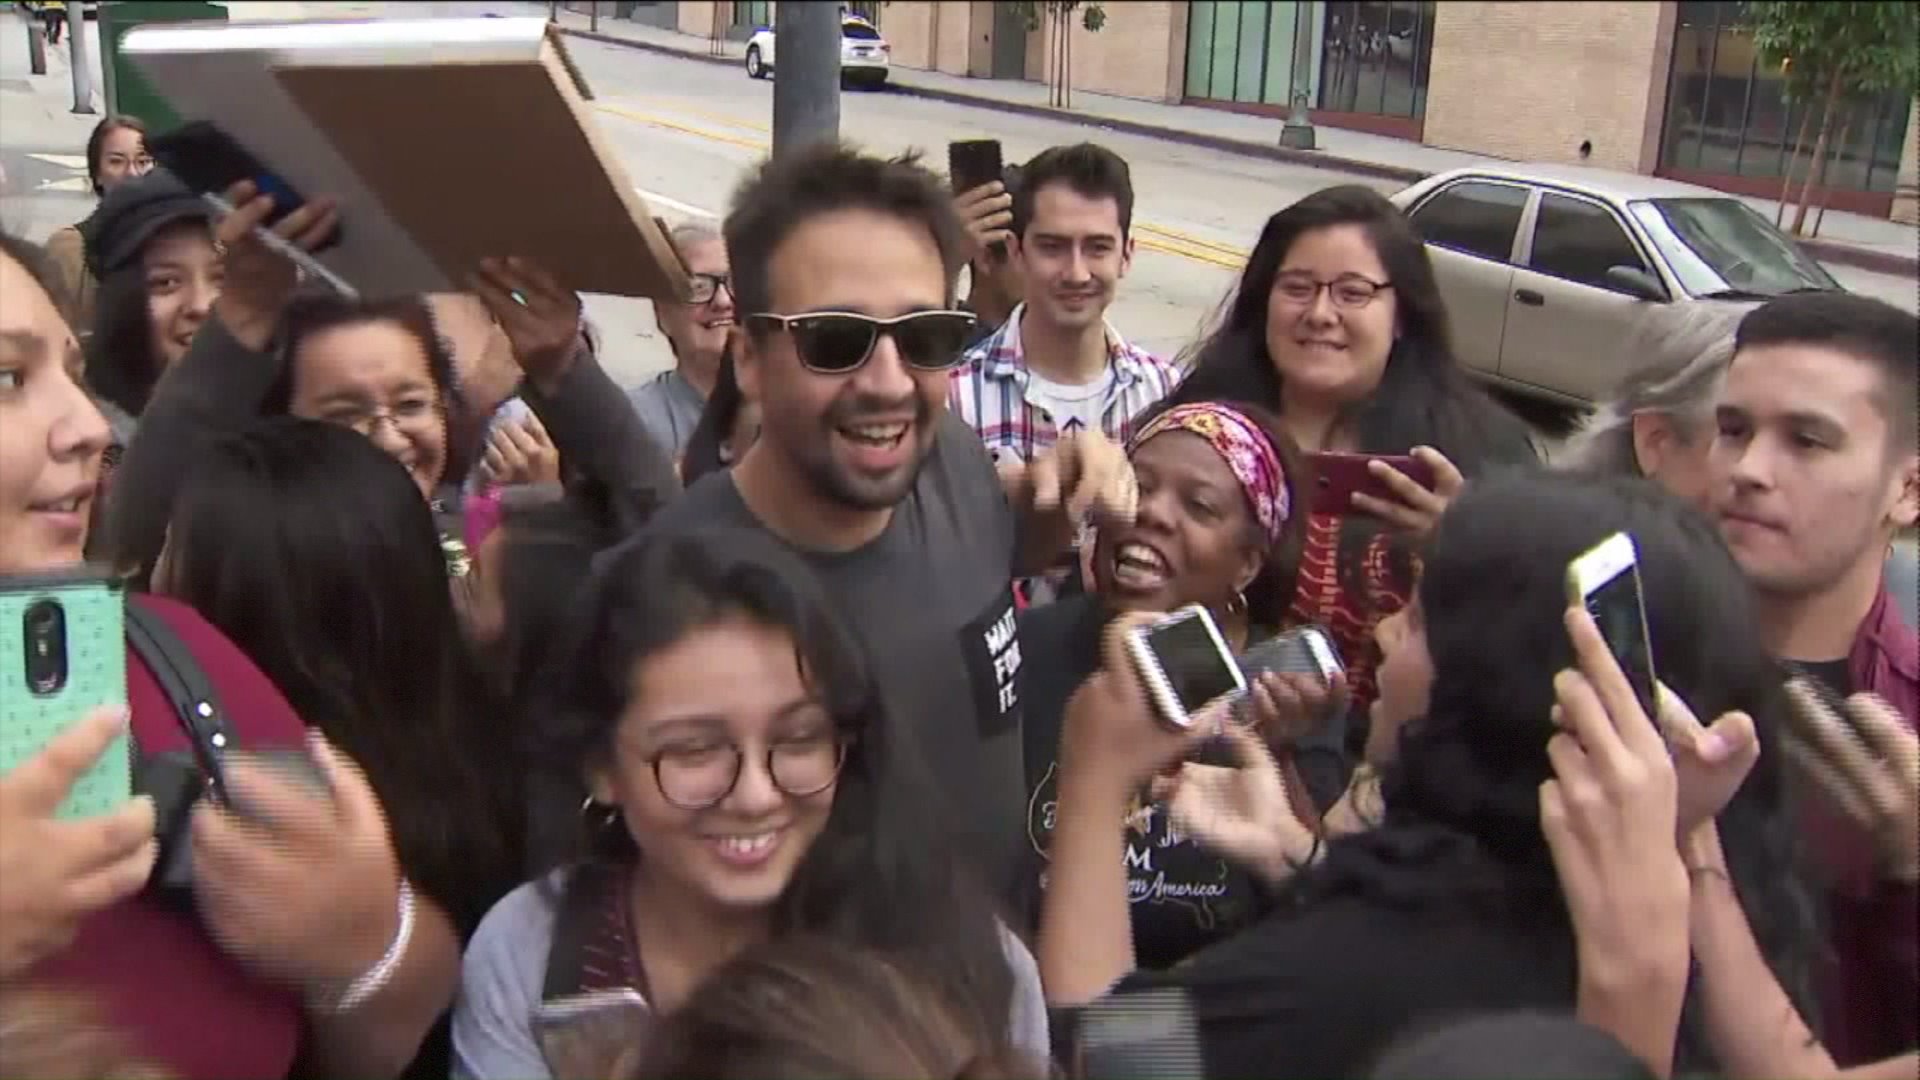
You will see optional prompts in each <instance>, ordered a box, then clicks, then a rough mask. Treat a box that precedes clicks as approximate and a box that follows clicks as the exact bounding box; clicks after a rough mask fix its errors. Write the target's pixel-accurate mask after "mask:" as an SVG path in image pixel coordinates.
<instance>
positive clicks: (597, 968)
mask: <svg viewBox="0 0 1920 1080" xmlns="http://www.w3.org/2000/svg"><path fill="white" fill-rule="evenodd" d="M618 874H619V870H618V869H617V868H615V867H612V866H609V865H607V864H606V863H602V862H586V863H581V864H580V865H578V866H576V867H574V868H573V870H572V871H571V872H569V873H568V875H567V880H566V884H565V885H563V886H562V887H561V888H562V892H561V895H560V910H559V914H558V916H557V917H556V918H555V919H554V923H553V944H552V946H551V947H550V948H549V949H548V951H547V977H546V982H545V984H544V985H543V987H542V989H541V991H540V999H541V1000H542V1001H557V1000H560V999H562V998H569V997H573V996H575V995H577V994H580V993H583V992H585V991H588V990H600V989H606V988H607V985H606V984H607V983H608V982H609V981H612V982H616V983H617V982H620V981H624V980H621V979H620V978H619V974H618V973H608V972H605V971H603V970H601V968H602V967H603V966H604V965H602V964H596V963H594V962H593V961H594V959H595V958H596V957H599V956H603V955H605V954H608V953H612V952H614V951H615V950H619V951H621V952H626V953H630V952H631V948H632V945H631V943H630V942H628V941H627V940H626V936H627V935H626V934H625V933H624V927H625V924H626V919H625V915H624V913H623V912H621V911H619V910H618V909H619V907H620V901H621V895H622V893H623V892H624V890H622V889H621V888H620V887H619V879H618ZM622 966H624V965H622ZM609 974H613V975H614V977H613V978H612V979H611V980H610V979H609V978H608V976H609Z"/></svg>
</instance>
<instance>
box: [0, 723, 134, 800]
mask: <svg viewBox="0 0 1920 1080" xmlns="http://www.w3.org/2000/svg"><path fill="white" fill-rule="evenodd" d="M126 731H127V711H126V710H125V709H123V708H119V707H117V706H109V707H107V708H101V709H95V710H93V711H92V712H90V713H88V714H87V715H86V716H85V717H84V718H82V719H81V720H80V721H79V722H78V723H76V724H72V725H70V726H69V727H67V728H66V730H64V731H62V732H60V733H59V734H58V735H55V736H54V737H53V738H51V739H49V740H47V744H46V745H45V746H43V747H41V748H40V751H39V753H36V754H34V755H33V756H32V757H30V758H28V759H26V760H25V761H23V762H21V763H20V764H19V765H16V766H15V767H14V768H13V770H12V771H11V772H9V773H6V774H5V775H4V776H0V806H4V807H5V815H12V814H18V815H20V816H22V817H50V816H52V814H53V812H54V810H56V809H57V808H58V807H59V806H60V803H61V802H62V801H63V800H65V799H66V797H67V793H68V792H70V791H72V790H73V785H74V782H75V781H76V780H78V779H79V778H80V777H81V775H82V774H84V773H85V772H86V771H87V770H88V769H91V768H93V766H94V763H95V762H97V761H99V760H100V757H101V755H103V754H105V753H106V752H107V747H109V746H111V745H113V741H114V740H115V739H117V738H119V737H120V736H122V735H124V734H126Z"/></svg>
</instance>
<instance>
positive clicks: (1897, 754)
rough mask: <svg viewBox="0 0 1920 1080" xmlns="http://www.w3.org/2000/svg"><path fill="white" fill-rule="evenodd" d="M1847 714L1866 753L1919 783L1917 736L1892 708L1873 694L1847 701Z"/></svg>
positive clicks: (1919, 769) (1919, 753)
mask: <svg viewBox="0 0 1920 1080" xmlns="http://www.w3.org/2000/svg"><path fill="white" fill-rule="evenodd" d="M1847 715H1848V716H1849V717H1850V718H1852V720H1853V726H1854V730H1855V731H1857V732H1859V734H1860V737H1861V738H1862V739H1863V740H1865V742H1866V744H1867V748H1868V749H1869V750H1872V751H1873V752H1874V753H1875V754H1877V755H1879V756H1880V757H1881V758H1882V759H1883V760H1885V761H1886V762H1888V763H1889V764H1891V765H1892V766H1893V767H1894V769H1895V770H1896V772H1897V773H1898V774H1899V775H1900V776H1902V777H1904V778H1906V779H1907V780H1909V781H1914V780H1920V737H1916V736H1915V735H1914V732H1913V729H1912V728H1910V727H1908V726H1907V725H1906V724H1905V723H1903V722H1901V719H1900V714H1899V712H1897V711H1896V710H1895V709H1894V707H1893V706H1892V705H1889V704H1887V703H1886V701H1884V700H1882V699H1881V698H1880V697H1879V696H1878V695H1875V694H1865V693H1862V694H1855V695H1853V696H1852V697H1850V698H1848V699H1847Z"/></svg>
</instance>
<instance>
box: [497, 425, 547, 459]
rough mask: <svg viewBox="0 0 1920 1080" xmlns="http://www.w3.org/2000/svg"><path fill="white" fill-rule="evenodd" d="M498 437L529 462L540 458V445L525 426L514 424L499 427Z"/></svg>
mask: <svg viewBox="0 0 1920 1080" xmlns="http://www.w3.org/2000/svg"><path fill="white" fill-rule="evenodd" d="M499 435H500V437H501V438H503V439H505V440H506V441H507V443H508V445H510V446H512V447H513V449H514V450H516V451H518V452H519V454H520V456H522V457H524V458H526V459H528V460H529V461H531V460H532V459H534V458H537V457H539V456H540V449H541V448H540V443H539V442H538V441H537V440H536V439H534V437H533V435H532V433H531V432H529V431H528V430H527V428H526V425H524V424H521V423H518V422H515V423H507V424H502V425H500V431H499Z"/></svg>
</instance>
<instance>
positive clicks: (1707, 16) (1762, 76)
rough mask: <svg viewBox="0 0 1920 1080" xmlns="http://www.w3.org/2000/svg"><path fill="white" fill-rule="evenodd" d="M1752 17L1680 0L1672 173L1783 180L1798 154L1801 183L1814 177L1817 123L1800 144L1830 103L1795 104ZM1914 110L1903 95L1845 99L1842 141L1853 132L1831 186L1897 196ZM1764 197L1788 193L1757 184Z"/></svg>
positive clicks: (1736, 9)
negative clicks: (1747, 20) (1769, 62)
mask: <svg viewBox="0 0 1920 1080" xmlns="http://www.w3.org/2000/svg"><path fill="white" fill-rule="evenodd" d="M1745 15H1746V5H1745V4H1743V3H1736V2H1726V0H1717V2H1687V3H1682V4H1681V5H1680V7H1679V19H1678V25H1677V27H1676V29H1675V31H1674V38H1673V67H1672V74H1671V75H1670V76H1669V81H1668V84H1667V115H1666V124H1665V128H1664V131H1663V135H1662V138H1661V141H1660V168H1661V170H1662V171H1664V172H1669V173H1672V174H1675V175H1680V176H1683V177H1685V176H1687V175H1689V174H1693V175H1697V176H1699V177H1700V178H1702V179H1707V178H1716V177H1718V178H1740V179H1745V180H1750V181H1758V180H1764V179H1773V180H1780V179H1782V178H1783V177H1785V176H1786V169H1787V163H1788V159H1789V158H1792V159H1793V175H1794V177H1795V182H1796V183H1798V182H1799V181H1801V180H1804V179H1805V177H1806V175H1807V172H1808V168H1809V163H1810V162H1811V160H1812V158H1813V143H1814V139H1815V137H1816V135H1817V132H1816V130H1815V128H1814V127H1813V126H1809V127H1808V130H1807V141H1806V145H1805V146H1803V147H1802V148H1801V151H1800V155H1799V156H1798V157H1797V158H1795V157H1794V156H1793V144H1794V140H1795V139H1796V138H1797V137H1798V136H1799V134H1800V128H1801V125H1802V122H1803V121H1804V120H1805V119H1806V117H1807V114H1808V113H1809V112H1812V113H1813V124H1814V125H1818V124H1819V122H1820V121H1819V112H1820V109H1821V107H1822V105H1823V102H1820V101H1812V102H1789V101H1787V100H1786V98H1785V97H1784V96H1783V95H1782V93H1781V87H1782V85H1783V79H1782V78H1781V74H1780V71H1779V70H1778V69H1776V68H1772V67H1768V66H1766V65H1763V64H1762V63H1761V62H1760V50H1759V49H1758V48H1757V47H1755V45H1754V43H1753V35H1752V34H1751V33H1750V32H1749V31H1748V29H1747V28H1746V26H1745V25H1744V17H1745ZM1909 108H1910V102H1909V100H1908V99H1906V98H1903V97H1901V96H1900V95H1898V94H1885V95H1882V96H1881V97H1879V98H1878V99H1875V100H1872V101H1867V102H1860V103H1856V104H1853V105H1852V106H1850V107H1849V106H1844V105H1843V106H1842V108H1841V110H1840V112H1839V115H1838V118H1837V120H1836V126H1835V127H1834V137H1835V138H1836V139H1839V137H1840V133H1841V130H1842V128H1844V129H1845V130H1846V138H1845V140H1844V141H1841V142H1840V143H1839V144H1838V145H1837V147H1836V149H1835V150H1834V153H1833V156H1832V158H1831V160H1830V161H1829V162H1828V164H1827V184H1828V185H1829V186H1830V187H1832V188H1834V189H1836V190H1839V191H1854V192H1874V193H1889V194H1890V193H1891V192H1892V191H1893V187H1894V178H1895V177H1896V176H1897V175H1898V173H1899V171H1900V142H1901V138H1902V136H1904V135H1905V134H1906V130H1907V116H1908V110H1909ZM1727 186H1733V187H1738V188H1739V189H1741V190H1744V188H1745V186H1755V185H1745V186H1742V185H1738V184H1729V185H1727ZM1755 193H1756V194H1770V195H1771V196H1773V197H1778V195H1779V187H1778V185H1777V184H1775V185H1774V186H1773V188H1772V190H1771V191H1770V192H1766V191H1761V190H1759V188H1758V187H1757V186H1756V190H1755ZM1835 205H1836V206H1838V205H1839V204H1838V203H1836V204H1835Z"/></svg>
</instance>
